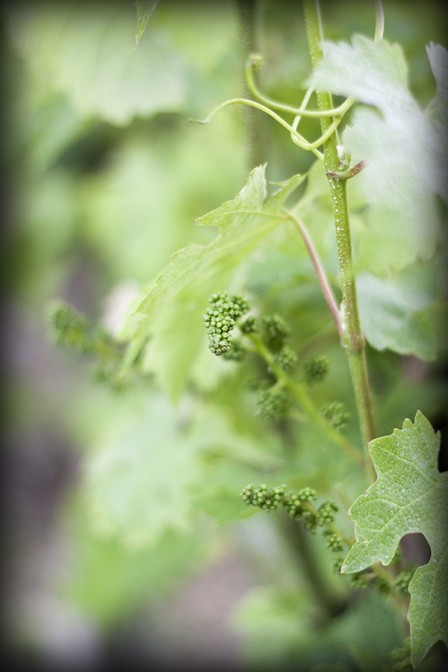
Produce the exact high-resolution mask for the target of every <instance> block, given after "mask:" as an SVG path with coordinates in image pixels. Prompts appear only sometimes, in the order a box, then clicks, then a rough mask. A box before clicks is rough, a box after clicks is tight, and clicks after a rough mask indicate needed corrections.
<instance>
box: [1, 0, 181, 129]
mask: <svg viewBox="0 0 448 672" xmlns="http://www.w3.org/2000/svg"><path fill="white" fill-rule="evenodd" d="M7 20H8V25H9V29H10V33H11V37H12V41H13V44H14V46H15V48H16V50H17V51H18V53H19V54H20V56H21V57H22V58H23V59H24V61H25V63H26V66H27V68H28V71H29V73H30V74H31V77H32V84H33V87H32V90H33V92H34V93H35V95H37V97H39V96H48V95H49V94H50V93H64V94H65V95H66V96H67V97H68V98H69V100H70V101H71V102H72V104H73V106H74V107H75V109H76V110H77V111H78V112H79V113H81V114H83V115H85V116H87V117H90V118H91V117H100V118H102V119H105V120H106V121H108V122H110V123H112V124H115V125H117V126H123V125H126V124H128V123H129V122H130V121H131V120H132V118H133V117H135V116H151V115H153V114H157V113H159V112H161V111H163V112H167V111H178V110H179V109H181V108H182V107H183V106H184V104H185V101H186V95H187V84H186V82H187V77H186V66H185V62H184V59H183V58H182V57H181V56H180V55H179V54H178V53H176V52H175V51H174V50H173V49H172V48H171V47H170V46H169V45H168V44H167V42H166V39H165V37H163V36H162V34H161V33H160V32H158V33H156V32H155V31H153V32H152V33H151V36H150V38H151V39H145V40H142V41H141V42H140V44H139V47H138V49H136V48H135V14H134V12H133V10H132V5H131V4H130V3H126V2H121V1H120V0H115V1H114V2H110V3H104V4H102V3H101V4H99V5H94V4H92V3H77V4H73V3H65V4H63V3H58V4H56V3H52V2H45V3H39V5H38V6H37V5H32V4H30V3H17V5H14V7H11V8H8V14H7ZM30 88H31V87H30Z"/></svg>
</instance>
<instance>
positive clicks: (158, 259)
mask: <svg viewBox="0 0 448 672" xmlns="http://www.w3.org/2000/svg"><path fill="white" fill-rule="evenodd" d="M154 5H155V7H154V12H153V15H152V16H151V19H150V21H149V24H148V27H147V30H146V32H145V34H144V35H143V37H142V39H141V41H140V43H139V45H138V46H137V47H136V46H135V37H134V36H135V32H136V10H135V6H134V4H133V3H132V2H130V1H129V2H126V1H122V2H110V3H73V4H70V3H56V2H54V3H52V2H48V1H42V2H39V3H32V2H30V3H27V2H24V1H21V2H17V3H9V4H8V5H5V6H3V7H2V10H1V50H2V115H3V116H2V131H3V141H2V162H3V163H2V192H3V196H4V203H5V206H4V214H5V219H6V222H7V227H6V229H5V233H4V234H3V253H2V258H3V260H2V266H3V268H2V271H3V275H4V278H5V283H4V302H3V320H2V327H1V329H2V344H3V355H4V365H3V368H4V371H3V382H4V389H5V391H6V394H5V395H4V399H3V401H4V419H5V428H6V429H5V438H6V451H5V452H4V453H3V466H2V468H3V474H2V514H3V523H4V524H3V530H2V541H3V579H4V588H3V622H2V626H3V630H4V633H3V639H4V640H5V642H7V645H8V649H9V650H10V651H12V652H13V653H14V654H15V655H16V656H17V658H18V659H19V658H20V659H23V660H29V661H30V662H33V661H39V662H41V663H42V662H43V663H44V664H48V665H54V666H55V667H56V668H59V667H60V668H61V669H63V668H64V666H67V667H69V666H70V665H71V664H72V663H73V664H76V665H78V666H79V665H84V666H85V667H89V666H94V665H96V664H98V665H99V664H101V665H106V666H107V665H109V664H110V665H112V664H116V663H120V662H121V663H123V664H124V663H129V662H131V663H132V662H143V663H147V664H154V665H155V664H159V665H160V667H161V668H162V669H165V668H166V669H168V667H169V666H173V667H175V666H176V665H177V664H179V665H180V669H183V667H182V662H179V661H183V663H184V667H187V664H186V663H185V661H188V665H190V666H191V667H192V668H194V669H200V668H201V666H203V667H204V668H207V669H211V666H213V665H214V666H215V668H216V666H217V665H221V664H222V665H223V667H225V666H226V665H227V666H228V667H229V669H238V668H241V669H242V667H243V661H244V660H245V658H244V656H245V655H246V654H245V652H247V649H248V648H249V649H250V646H251V645H252V646H253V647H255V648H257V647H258V648H260V647H261V649H262V648H263V647H262V642H263V640H264V637H265V636H266V633H269V637H268V639H267V640H266V641H267V644H266V645H265V646H266V652H265V655H266V656H267V660H268V664H269V660H271V661H275V642H278V641H280V644H279V646H280V645H284V638H285V632H288V628H290V627H291V624H290V621H289V620H288V616H287V614H288V604H287V599H286V598H285V600H286V602H282V601H281V600H280V601H278V602H277V603H276V605H275V606H276V609H277V611H275V610H274V609H273V602H272V600H270V594H269V578H268V577H269V576H270V575H274V574H275V567H276V563H277V558H276V556H275V552H274V551H270V550H268V551H267V550H266V549H272V548H275V545H276V540H275V538H273V535H274V532H273V531H272V529H271V528H270V527H269V524H266V521H265V520H264V519H261V518H260V519H258V518H256V519H253V520H249V521H240V522H238V523H231V524H229V525H224V526H219V525H216V524H214V523H211V522H209V521H208V522H204V523H203V524H201V525H199V526H198V522H197V518H195V517H194V515H191V511H190V510H189V505H188V502H187V501H186V499H185V498H187V492H188V488H189V486H190V483H191V482H193V481H194V478H195V473H194V472H195V469H197V468H198V465H197V464H195V463H194V461H191V460H190V461H186V460H184V457H183V455H184V453H182V451H181V454H180V455H179V451H178V450H177V448H178V446H177V445H176V441H177V439H176V437H175V436H174V435H173V427H172V410H171V406H170V404H169V402H168V401H167V400H166V399H164V398H163V397H161V396H160V395H156V394H155V393H153V392H151V391H150V392H148V395H147V397H146V400H145V399H143V400H142V395H141V394H139V392H138V391H137V392H135V393H132V392H131V393H130V394H128V395H125V396H122V397H120V396H119V395H118V396H117V394H116V393H114V392H113V391H110V390H108V389H107V388H105V387H104V386H101V384H99V383H98V382H97V381H96V380H95V379H94V376H93V375H92V370H91V367H90V366H89V364H88V362H85V361H84V360H81V359H79V358H78V357H77V356H76V355H74V354H71V353H69V352H66V351H62V350H60V349H57V348H56V347H55V346H54V345H53V344H52V342H51V338H50V336H49V333H48V325H47V307H48V304H49V302H51V301H52V300H53V299H55V298H61V299H64V300H67V301H68V302H70V303H72V304H73V305H74V306H75V307H76V308H77V309H79V310H81V311H83V312H85V313H86V314H88V315H89V316H91V317H92V318H94V319H96V320H103V321H104V323H105V324H106V325H108V326H109V327H110V328H111V329H112V330H113V329H114V328H115V327H116V325H117V324H119V323H120V320H121V319H122V313H123V310H124V308H125V307H126V305H127V303H128V301H129V298H130V297H131V296H133V294H134V292H135V290H136V287H138V286H139V285H140V284H141V283H145V282H148V281H150V280H151V279H152V278H153V277H154V276H155V275H156V274H157V272H159V271H160V270H161V269H162V268H163V267H164V266H165V265H166V264H167V262H168V261H169V258H170V255H171V254H172V253H174V252H175V251H176V250H178V249H179V248H180V247H182V246H184V245H185V244H187V243H188V242H191V241H195V242H199V243H203V242H207V241H208V240H209V237H210V234H209V232H208V231H204V230H201V229H199V228H197V227H196V226H195V218H196V217H198V216H200V215H202V214H204V213H206V212H207V211H209V210H210V209H212V208H214V207H217V206H218V205H219V204H220V203H221V202H222V201H224V200H226V199H229V198H231V197H233V195H234V194H235V193H236V192H237V191H238V190H239V189H240V188H241V186H242V185H243V184H244V182H245V180H246V176H247V173H248V170H249V167H250V166H249V162H250V158H249V156H248V151H247V143H246V140H245V123H246V114H245V113H244V112H243V111H241V110H235V109H232V110H230V111H226V112H223V113H221V115H220V116H218V117H216V119H215V120H214V121H213V123H212V124H210V125H209V126H206V127H202V126H197V125H192V124H189V123H188V119H189V118H190V117H199V118H203V117H205V116H206V115H207V114H208V112H209V111H210V110H211V109H212V108H213V107H214V106H215V105H216V104H218V103H219V102H221V101H223V100H224V99H226V98H228V97H235V96H238V95H241V94H242V93H243V92H244V88H243V80H242V76H241V72H242V67H243V58H244V51H245V45H244V40H243V39H242V35H241V31H240V28H239V15H240V12H241V11H242V10H241V6H239V5H238V3H236V2H230V1H229V2H208V3H207V2H193V1H190V0H189V1H188V2H177V1H174V0H161V1H160V3H159V4H158V5H156V3H154ZM384 9H385V14H386V33H385V36H386V38H387V39H389V40H391V41H394V40H396V41H399V42H400V43H401V44H402V46H403V49H404V52H405V54H406V57H407V59H408V62H409V67H410V72H409V76H410V81H411V88H412V91H413V93H414V94H415V96H416V97H417V99H418V100H419V101H420V103H421V104H422V105H423V106H424V105H426V104H427V103H428V102H429V101H430V100H431V98H432V97H433V96H434V92H435V85H434V81H433V79H432V76H431V72H430V68H429V64H428V60H427V58H426V53H425V45H426V44H427V43H429V41H434V42H441V43H444V42H445V37H446V19H447V13H446V9H444V8H443V3H439V2H430V1H427V2H425V3H418V2H409V3H405V2H395V1H389V0H385V2H384ZM323 10H324V19H325V29H326V35H327V37H328V38H329V39H331V38H337V39H348V38H349V37H350V35H351V34H352V33H355V32H360V33H363V34H367V35H372V34H373V22H374V19H373V16H374V12H373V3H371V2H369V1H367V0H363V1H360V0H357V1H356V2H349V1H348V0H347V1H341V2H324V3H323ZM258 20H259V24H260V25H259V38H258V39H259V48H261V50H262V51H263V53H264V55H265V58H266V65H265V68H264V70H263V73H262V81H263V85H264V87H265V89H266V90H267V91H269V92H270V93H271V95H275V96H277V97H278V98H282V99H288V100H291V101H294V100H295V97H296V96H298V94H297V93H296V92H297V91H298V89H299V87H300V85H301V84H302V83H303V81H304V80H305V79H306V76H307V73H308V72H309V63H308V59H307V55H306V48H305V44H304V28H303V22H302V13H301V7H300V3H298V4H297V3H292V2H291V3H276V2H274V1H273V0H266V1H265V2H261V3H260V9H259V16H258ZM297 100H298V97H297ZM261 123H262V124H265V128H266V137H267V138H268V139H267V140H266V146H265V147H264V148H263V150H262V151H263V152H264V155H265V159H266V160H268V161H269V165H270V170H271V173H270V175H271V179H275V178H277V179H285V178H286V177H287V176H288V175H289V174H292V173H295V172H300V171H301V170H304V169H306V168H307V166H308V165H309V163H310V157H309V156H308V155H306V154H304V155H303V156H302V153H300V152H298V151H297V150H296V149H295V148H294V147H293V146H291V145H290V143H289V141H288V138H287V135H286V134H282V132H281V131H279V130H278V129H277V128H276V127H275V126H274V125H273V124H270V122H269V121H266V120H265V119H263V120H262V122H261ZM180 403H181V404H182V402H180ZM181 408H182V407H181ZM187 410H188V409H187ZM176 417H177V416H176ZM203 420H204V423H203V425H202V431H203V432H204V433H207V431H210V432H214V431H219V423H218V425H217V426H218V429H217V426H216V425H214V423H213V422H210V427H208V426H207V422H208V420H207V419H206V418H205V416H204V419H203ZM129 437H131V439H130V438H129ZM120 441H123V443H125V442H126V441H131V442H132V445H142V446H145V445H151V446H157V447H158V448H159V449H160V450H159V455H160V457H159V458H158V459H155V460H154V463H151V465H150V468H149V470H150V473H151V474H152V475H153V481H151V482H149V483H147V484H145V483H140V484H137V486H138V485H139V486H140V490H138V488H137V490H138V493H137V494H136V488H135V487H134V483H128V482H126V478H120V477H121V476H123V472H122V471H121V462H120V452H119V451H115V452H113V455H116V456H117V455H118V457H116V464H113V465H110V464H109V465H107V469H108V471H107V473H108V474H109V478H115V479H116V487H115V488H110V485H109V486H108V487H109V490H108V493H112V494H109V495H108V496H110V497H112V498H113V501H112V502H111V506H115V505H117V506H119V503H120V502H123V501H128V500H129V502H130V503H131V504H132V505H135V506H134V508H132V506H131V507H130V510H137V511H142V510H143V509H145V507H149V512H148V511H146V510H145V512H144V513H141V514H138V515H141V520H138V519H137V520H127V519H126V518H124V519H123V524H122V532H123V533H122V534H121V535H111V534H109V532H110V530H108V528H107V521H104V520H103V519H102V517H101V510H97V509H98V507H96V502H95V497H96V493H97V492H98V491H99V492H100V493H101V488H104V487H105V485H104V479H103V473H104V465H105V464H106V463H107V459H108V457H107V456H108V454H109V453H108V449H109V448H110V447H112V448H113V449H114V450H115V449H116V448H117V445H118V446H119V447H120ZM135 459H136V460H141V459H143V460H144V459H145V453H144V451H143V449H142V452H141V453H137V454H136V457H135ZM107 469H106V470H107ZM144 473H146V472H144ZM145 488H147V492H148V497H147V499H146V498H145V497H143V496H141V493H142V492H143V494H144V493H145V492H146V491H145ZM154 492H156V493H159V494H156V495H154ZM134 497H135V498H136V499H135V501H134V499H133V498H134ZM139 497H140V499H138V498H139ZM164 497H166V498H167V501H169V504H167V505H165V503H164V501H165V500H164ZM254 556H257V557H258V564H257V563H254V562H253V561H254ZM260 556H261V557H262V563H261V566H260V563H259V558H260ZM256 589H258V592H252V591H254V590H256ZM242 605H243V606H242ZM244 605H245V606H244ZM279 633H282V634H281V635H280V634H279ZM269 647H270V648H269ZM325 669H329V668H325ZM332 669H333V668H332ZM338 669H339V668H338Z"/></svg>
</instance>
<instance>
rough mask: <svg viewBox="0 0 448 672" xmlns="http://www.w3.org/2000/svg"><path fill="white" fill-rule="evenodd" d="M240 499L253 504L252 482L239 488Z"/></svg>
mask: <svg viewBox="0 0 448 672" xmlns="http://www.w3.org/2000/svg"><path fill="white" fill-rule="evenodd" d="M241 499H242V500H243V502H244V503H245V504H253V503H254V501H253V500H254V486H253V485H252V483H250V485H246V487H245V488H243V489H242V490H241Z"/></svg>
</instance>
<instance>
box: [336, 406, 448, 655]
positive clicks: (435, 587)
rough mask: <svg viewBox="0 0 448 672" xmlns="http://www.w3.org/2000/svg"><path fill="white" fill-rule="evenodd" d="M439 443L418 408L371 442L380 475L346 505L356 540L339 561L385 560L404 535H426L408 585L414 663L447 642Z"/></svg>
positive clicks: (444, 477) (447, 481)
mask: <svg viewBox="0 0 448 672" xmlns="http://www.w3.org/2000/svg"><path fill="white" fill-rule="evenodd" d="M439 444H440V437H439V436H438V435H437V434H435V433H434V430H433V429H432V427H431V424H430V423H429V421H428V420H427V419H426V418H425V416H424V415H423V414H422V413H421V412H420V411H418V412H417V414H416V416H415V422H414V424H412V422H411V420H409V419H406V420H405V421H404V422H403V427H402V429H395V430H394V432H393V433H392V434H391V435H390V436H385V437H381V438H379V439H375V440H374V441H371V442H370V444H369V450H370V454H371V456H372V461H373V463H374V466H375V469H376V471H377V475H378V478H377V481H376V482H375V483H374V484H373V485H372V486H370V488H369V489H368V490H367V491H366V493H365V494H363V495H361V496H360V497H359V498H358V499H357V500H356V501H355V503H354V504H353V506H352V507H351V509H350V511H349V513H350V516H351V518H352V519H353V521H354V522H355V537H356V542H355V544H354V545H353V546H352V548H351V549H350V552H349V553H348V555H347V557H346V558H345V561H344V564H343V566H342V572H358V571H360V570H362V569H364V568H366V567H368V566H369V565H371V564H372V563H374V562H376V561H378V560H379V561H381V562H382V563H383V564H384V565H388V564H389V563H390V562H391V560H392V558H393V556H394V554H395V551H396V549H397V546H398V542H399V541H400V539H401V537H402V536H403V535H405V534H408V533H410V532H421V533H422V534H424V535H425V537H426V539H427V541H428V543H429V545H430V547H431V559H430V561H429V562H428V564H426V565H424V566H422V567H419V568H418V569H417V570H416V572H415V574H414V576H413V578H412V581H411V583H410V586H409V591H410V593H411V603H410V607H409V614H408V619H409V622H410V626H411V647H412V664H413V665H414V666H416V665H417V664H418V663H419V662H420V661H421V660H422V658H423V657H424V656H425V655H426V653H427V652H428V650H429V649H430V647H431V646H432V645H433V644H434V643H435V642H437V641H438V640H439V639H441V640H443V641H444V642H445V643H447V644H448V612H447V610H446V602H445V599H444V595H445V593H444V591H445V588H446V585H447V581H448V531H447V528H446V525H444V526H442V525H441V524H440V518H441V516H443V515H444V512H445V511H446V510H447V508H448V474H447V473H439V471H438V466H437V458H438V452H439Z"/></svg>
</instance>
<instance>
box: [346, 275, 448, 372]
mask: <svg viewBox="0 0 448 672" xmlns="http://www.w3.org/2000/svg"><path fill="white" fill-rule="evenodd" d="M431 273H433V275H434V267H433V265H431V267H425V266H415V267H410V268H408V269H405V271H404V272H402V273H400V274H399V275H397V276H393V277H390V278H378V277H376V276H374V275H371V274H367V273H363V274H361V275H359V276H358V278H357V290H358V295H359V313H360V319H361V326H362V329H363V332H364V334H365V337H366V339H367V341H368V342H369V344H370V345H371V346H372V347H374V348H375V349H376V350H385V349H389V350H393V351H394V352H398V353H400V354H401V355H415V356H416V357H419V358H420V359H422V360H423V361H433V360H434V359H435V358H436V357H437V355H438V354H439V353H440V351H441V348H442V346H443V345H444V342H445V339H444V326H445V324H446V321H447V318H448V306H447V303H446V301H444V300H443V297H439V296H438V295H437V293H436V291H435V288H434V287H432V286H431V284H432V283H429V282H428V276H429V277H430V274H431Z"/></svg>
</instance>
